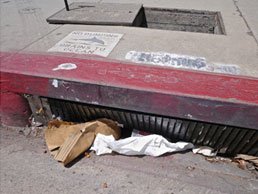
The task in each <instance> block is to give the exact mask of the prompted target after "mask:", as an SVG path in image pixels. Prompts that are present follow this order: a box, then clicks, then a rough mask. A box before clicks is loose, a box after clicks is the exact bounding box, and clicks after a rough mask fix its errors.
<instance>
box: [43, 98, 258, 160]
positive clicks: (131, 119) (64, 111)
mask: <svg viewBox="0 0 258 194" xmlns="http://www.w3.org/2000/svg"><path fill="white" fill-rule="evenodd" d="M48 102H49V105H50V108H51V111H52V113H53V114H54V115H55V116H60V117H61V118H62V119H63V120H66V121H73V122H85V121H89V120H93V119H97V118H103V117H105V118H109V119H112V120H115V121H117V122H119V123H121V124H123V125H124V128H125V129H130V130H132V129H138V130H143V131H148V132H151V133H155V134H160V135H162V136H164V137H166V138H168V139H170V140H171V141H178V140H182V141H189V142H192V143H193V144H195V145H204V146H210V147H213V148H215V149H217V150H218V152H219V153H221V154H229V155H234V154H237V153H243V154H250V155H255V156H258V131H257V130H253V129H245V128H237V127H232V126H225V125H217V124H211V123H204V122H198V121H191V120H183V119H177V118H169V117H164V116H158V115H151V114H148V113H139V112H132V111H128V110H120V109H114V108H106V107H99V106H92V105H87V104H82V103H75V102H70V101H64V100H56V99H48ZM126 131H128V130H126Z"/></svg>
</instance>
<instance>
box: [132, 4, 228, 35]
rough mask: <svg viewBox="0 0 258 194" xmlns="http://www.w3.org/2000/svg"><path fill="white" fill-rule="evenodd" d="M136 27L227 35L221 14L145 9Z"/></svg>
mask: <svg viewBox="0 0 258 194" xmlns="http://www.w3.org/2000/svg"><path fill="white" fill-rule="evenodd" d="M134 25H135V26H140V27H145V28H151V29H162V30H171V31H186V32H200V33H208V34H226V33H225V27H224V25H223V21H222V17H221V14H220V12H212V11H197V10H182V9H162V8H149V7H144V8H142V9H141V11H140V12H139V14H138V15H137V17H136V19H135V23H134Z"/></svg>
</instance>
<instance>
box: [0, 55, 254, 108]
mask: <svg viewBox="0 0 258 194" xmlns="http://www.w3.org/2000/svg"><path fill="white" fill-rule="evenodd" d="M1 55H4V54H3V53H1ZM6 55H8V53H6ZM62 63H74V64H76V65H77V69H75V70H58V71H53V70H52V69H53V68H56V67H57V66H58V65H59V64H62ZM1 72H2V73H11V74H14V75H15V74H26V75H31V76H35V77H47V78H57V79H61V80H69V81H76V82H84V83H93V84H105V85H108V86H117V87H126V88H131V89H137V90H149V91H155V92H159V93H166V94H168V93H172V94H178V95H190V96H200V97H202V98H214V99H217V100H220V99H223V100H229V101H232V102H237V101H244V102H246V103H255V104H258V79H257V78H251V77H243V76H232V75H224V74H211V73H206V72H199V71H187V70H179V69H172V68H162V67H156V66H146V65H138V64H137V65H135V64H128V63H122V62H117V61H116V62H105V61H97V60H87V59H79V58H71V57H63V56H53V55H52V56H51V55H39V54H16V55H14V56H12V57H11V58H7V60H6V61H4V62H3V63H1ZM37 84H39V83H37ZM35 85H36V84H35ZM41 85H42V86H43V85H44V84H41ZM8 87H9V86H8ZM14 87H15V86H12V88H14ZM18 91H19V90H18Z"/></svg>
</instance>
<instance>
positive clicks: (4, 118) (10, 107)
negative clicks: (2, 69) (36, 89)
mask: <svg viewBox="0 0 258 194" xmlns="http://www.w3.org/2000/svg"><path fill="white" fill-rule="evenodd" d="M0 102H1V107H0V117H1V124H2V125H6V126H15V127H25V126H26V125H28V124H29V117H30V115H31V111H30V108H29V105H28V102H27V100H26V99H25V98H24V97H23V96H21V95H19V94H15V93H11V92H3V91H2V90H1V92H0Z"/></svg>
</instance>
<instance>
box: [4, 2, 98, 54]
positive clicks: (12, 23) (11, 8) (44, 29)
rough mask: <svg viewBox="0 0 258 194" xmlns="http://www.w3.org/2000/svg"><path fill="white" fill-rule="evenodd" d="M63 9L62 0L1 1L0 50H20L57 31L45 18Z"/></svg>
mask: <svg viewBox="0 0 258 194" xmlns="http://www.w3.org/2000/svg"><path fill="white" fill-rule="evenodd" d="M74 1H76V0H70V2H74ZM77 1H78V0H77ZM88 2H97V0H88ZM63 7H64V2H63V0H55V1H52V0H44V1H41V0H22V1H20V0H1V1H0V50H1V51H19V50H22V49H24V48H26V46H28V45H30V44H32V43H33V42H35V41H37V40H39V39H41V38H43V37H44V36H46V35H47V34H48V33H50V32H52V31H53V30H55V29H57V28H58V27H59V26H58V25H49V24H48V23H47V22H46V18H47V17H49V16H50V15H52V14H53V13H55V12H57V11H58V10H60V9H62V8H63Z"/></svg>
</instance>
